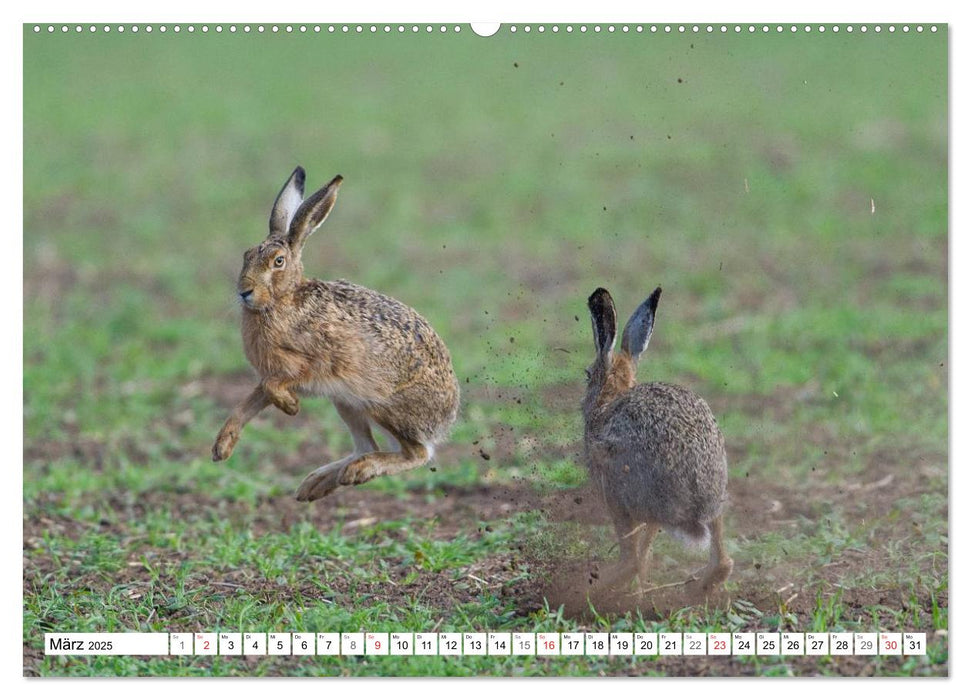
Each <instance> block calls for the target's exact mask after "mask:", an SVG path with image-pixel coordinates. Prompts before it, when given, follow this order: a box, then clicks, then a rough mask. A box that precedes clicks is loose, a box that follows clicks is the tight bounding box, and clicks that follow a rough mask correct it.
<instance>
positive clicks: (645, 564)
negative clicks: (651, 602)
mask: <svg viewBox="0 0 971 700" xmlns="http://www.w3.org/2000/svg"><path fill="white" fill-rule="evenodd" d="M638 527H640V528H641V529H640V531H639V532H638V533H637V535H636V536H637V541H636V542H635V545H636V547H637V591H636V593H635V595H636V596H637V597H638V598H641V597H643V595H644V588H645V587H646V586H647V583H648V579H647V573H648V571H650V568H651V547H652V546H653V544H654V538H655V537H657V533H659V532H660V531H661V526H660V525H659V524H658V523H656V522H654V521H648V522H645V523H641V524H640V525H639V526H638Z"/></svg>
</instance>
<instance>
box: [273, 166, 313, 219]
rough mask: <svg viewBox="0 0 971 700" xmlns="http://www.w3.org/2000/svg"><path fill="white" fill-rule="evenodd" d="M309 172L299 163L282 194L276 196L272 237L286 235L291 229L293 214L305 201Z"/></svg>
mask: <svg viewBox="0 0 971 700" xmlns="http://www.w3.org/2000/svg"><path fill="white" fill-rule="evenodd" d="M306 178H307V173H305V172H304V169H303V168H301V167H300V166H299V165H298V166H297V169H296V170H294V171H293V174H292V175H290V179H289V180H287V182H286V184H285V185H284V186H283V189H282V190H280V194H278V195H277V196H276V202H274V203H273V210H272V211H271V212H270V237H273V236H285V235H287V231H288V230H289V229H290V222H291V221H292V220H293V215H294V214H296V213H297V209H298V208H299V207H300V203H301V202H302V201H303V183H304V180H306Z"/></svg>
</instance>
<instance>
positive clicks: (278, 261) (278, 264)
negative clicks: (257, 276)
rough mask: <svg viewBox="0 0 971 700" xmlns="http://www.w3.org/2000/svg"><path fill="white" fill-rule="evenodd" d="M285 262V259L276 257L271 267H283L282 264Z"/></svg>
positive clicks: (279, 256)
mask: <svg viewBox="0 0 971 700" xmlns="http://www.w3.org/2000/svg"><path fill="white" fill-rule="evenodd" d="M286 261H287V259H286V258H285V257H283V256H282V255H278V256H276V260H274V261H273V267H283V263H285V262H286Z"/></svg>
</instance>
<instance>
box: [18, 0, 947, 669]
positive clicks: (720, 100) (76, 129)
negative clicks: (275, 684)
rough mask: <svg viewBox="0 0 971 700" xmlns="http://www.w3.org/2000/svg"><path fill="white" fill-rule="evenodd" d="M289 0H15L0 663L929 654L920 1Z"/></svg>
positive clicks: (927, 226)
mask: <svg viewBox="0 0 971 700" xmlns="http://www.w3.org/2000/svg"><path fill="white" fill-rule="evenodd" d="M273 12H274V11H273V9H272V8H270V9H269V10H266V11H264V13H263V14H264V15H265V16H267V17H268V16H269V15H272V14H273ZM638 12H639V13H640V14H641V15H643V14H644V12H646V11H644V12H641V11H640V10H639V11H638ZM286 14H287V15H288V17H284V16H283V15H282V14H281V19H290V20H296V19H299V18H298V17H294V16H293V13H292V12H289V13H286ZM924 14H925V13H923V12H921V11H920V9H919V8H917V9H916V12H915V13H914V14H911V15H910V17H911V19H912V20H914V19H931V20H933V19H943V18H942V17H940V16H938V17H926V16H922V15H924ZM80 15H83V13H82V12H80V11H78V12H74V13H73V15H72V16H80ZM326 15H327V8H326V7H321V8H320V9H319V12H318V13H317V16H309V15H308V16H307V17H306V18H305V19H306V20H307V21H302V22H301V21H281V22H272V21H268V22H263V23H245V22H233V21H210V22H176V21H170V22H145V23H126V22H121V23H119V22H112V21H104V20H103V19H101V15H98V14H94V13H93V14H92V15H91V17H90V19H88V20H86V21H71V22H51V21H39V19H38V20H35V21H31V20H29V19H28V20H27V21H26V23H25V24H23V26H22V28H21V32H22V42H23V52H22V57H23V71H22V72H23V104H22V115H23V141H22V142H23V234H22V243H23V338H22V341H23V674H24V675H25V676H43V677H67V676H99V677H119V676H124V677H143V676H155V677H175V676H195V677H197V676H230V677H248V676H286V677H290V676H294V677H296V676H300V677H308V676H319V677H346V676H367V677H388V676H394V677H446V676H449V677H451V676H505V677H513V676H517V677H518V676H539V677H548V678H550V677H584V678H586V677H603V676H645V677H646V676H658V675H661V676H679V677H680V676H686V677H688V676H692V677H693V676H705V677H712V676H716V677H734V676H745V677H774V676H799V677H815V676H820V675H824V676H853V677H858V676H869V677H884V676H948V675H949V662H948V658H949V642H948V630H949V606H950V600H949V579H948V571H949V555H948V544H949V528H948V487H949V482H948V458H949V447H948V409H949V401H948V386H949V384H948V383H949V376H950V365H949V361H948V358H949V355H948V331H949V324H948V293H949V276H948V262H949V258H948V246H949V237H948V221H949V212H948V185H949V183H948V167H949V150H948V149H949V141H948V133H949V131H948V129H949V122H948V102H949V91H948V90H949V59H948V56H949V45H948V37H949V26H948V24H947V23H946V22H933V21H920V22H915V21H910V22H906V23H902V22H887V21H867V22H854V23H845V22H832V21H830V22H820V21H815V22H813V23H808V24H807V23H805V22H802V23H792V22H785V23H778V22H767V21H763V22H755V21H747V22H744V23H720V22H702V21H690V22H688V21H685V22H670V21H668V22H658V21H654V22H652V21H638V22H634V21H630V22H619V21H587V22H554V21H546V22H541V21H535V22H497V23H494V24H470V23H468V22H467V21H450V22H441V21H439V22H429V21H427V19H426V21H422V22H401V21H397V22H393V21H383V22H382V21H369V22H336V21H324V20H326ZM214 19H218V18H214ZM387 19H389V20H390V19H393V15H389V16H388V18H387ZM604 19H605V20H608V19H610V18H609V17H605V18H604ZM647 19H648V20H649V18H647ZM712 19H717V18H714V17H713V18H712ZM767 19H771V18H767ZM955 194H958V193H955Z"/></svg>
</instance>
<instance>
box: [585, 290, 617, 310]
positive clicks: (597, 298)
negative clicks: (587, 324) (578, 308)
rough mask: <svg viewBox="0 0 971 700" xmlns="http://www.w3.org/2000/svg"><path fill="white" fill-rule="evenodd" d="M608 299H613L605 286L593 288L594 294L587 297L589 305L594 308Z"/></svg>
mask: <svg viewBox="0 0 971 700" xmlns="http://www.w3.org/2000/svg"><path fill="white" fill-rule="evenodd" d="M608 301H611V298H610V292H608V291H607V290H606V289H604V288H603V287H597V288H596V289H595V290H593V294H591V295H590V298H589V299H587V306H588V307H590V309H591V310H592V309H594V308H597V307H600V306H602V305H603V304H604V303H605V302H608Z"/></svg>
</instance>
